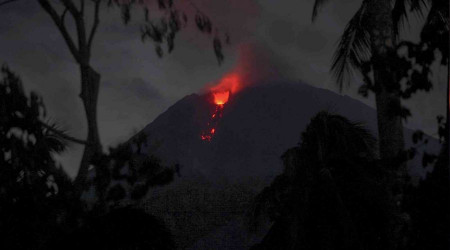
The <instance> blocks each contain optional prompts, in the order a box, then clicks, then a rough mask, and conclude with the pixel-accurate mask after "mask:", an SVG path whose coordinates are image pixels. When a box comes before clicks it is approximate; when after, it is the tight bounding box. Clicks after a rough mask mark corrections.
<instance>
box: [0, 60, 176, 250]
mask: <svg viewBox="0 0 450 250" xmlns="http://www.w3.org/2000/svg"><path fill="white" fill-rule="evenodd" d="M1 75H2V79H1V81H0V150H1V154H0V235H1V236H2V246H3V247H5V248H6V249H62V248H64V249H65V248H67V247H75V245H70V244H69V245H68V243H69V242H72V241H73V240H74V237H78V236H82V237H83V238H81V239H79V240H77V241H78V242H79V243H80V244H84V245H83V248H89V244H90V243H91V242H94V243H95V244H97V245H98V246H99V247H100V248H101V249H104V248H102V246H106V245H107V244H110V246H109V247H108V249H128V248H123V246H124V244H125V245H127V244H128V245H129V241H128V240H137V241H136V242H134V243H135V245H134V247H137V248H131V249H149V248H148V246H149V244H150V245H151V246H152V247H153V248H151V249H172V246H173V243H172V240H171V237H170V234H169V233H168V232H167V230H166V229H165V227H164V225H162V224H161V223H160V222H159V221H158V220H156V219H155V218H153V217H152V216H150V215H147V214H145V213H144V212H143V211H139V210H137V209H131V208H127V209H122V210H112V211H107V210H102V209H98V208H104V206H102V203H101V202H104V200H107V201H117V200H120V199H125V198H131V199H140V198H142V197H143V196H144V195H145V194H146V192H147V190H148V188H150V187H153V186H156V185H163V184H165V183H168V182H170V181H171V180H172V178H173V174H174V173H175V172H176V169H175V168H173V169H172V168H164V167H163V166H162V165H161V163H160V161H159V160H158V159H157V158H156V157H154V156H147V155H144V154H143V153H142V152H143V151H142V152H141V149H140V148H139V149H138V151H136V150H132V147H130V146H127V145H125V144H123V145H120V146H119V147H117V148H115V149H111V153H110V154H109V155H103V156H102V157H101V158H100V159H97V162H95V163H96V164H98V165H99V167H98V168H96V170H100V172H98V176H97V178H95V180H94V182H95V183H96V184H97V187H99V188H100V189H99V190H104V192H101V193H100V197H101V199H99V201H98V203H97V204H96V205H95V206H94V207H95V208H97V209H95V210H92V211H88V210H86V207H85V206H84V204H83V203H82V202H81V201H80V200H79V197H78V195H77V193H76V192H75V188H74V186H73V183H72V181H71V180H70V179H69V178H68V176H67V175H66V173H65V172H64V170H63V169H62V167H61V166H60V165H58V164H57V163H56V162H55V160H54V159H53V155H54V154H57V153H61V152H63V150H65V148H66V145H67V142H66V139H68V138H71V137H70V136H68V135H67V134H65V133H64V132H62V131H61V130H60V129H58V128H57V126H56V125H47V122H46V121H45V117H46V112H45V106H44V103H43V100H42V98H41V97H39V96H38V95H37V94H35V93H33V92H32V93H31V94H30V95H27V94H26V93H25V91H24V89H23V87H22V82H21V80H20V79H19V78H18V77H17V76H16V75H15V74H14V73H13V72H11V71H10V70H9V69H8V68H7V67H6V66H4V67H2V69H1ZM144 141H145V138H144V137H142V136H140V137H139V136H138V137H137V138H136V139H135V140H133V142H136V143H138V142H139V143H138V144H132V145H133V146H136V145H143V142H144ZM124 166H126V168H127V171H125V172H123V171H121V170H123V168H125V167H124ZM108 167H112V168H111V169H110V168H108ZM102 170H103V172H101V171H102ZM120 180H125V181H126V183H127V184H128V185H129V186H130V187H131V191H130V197H125V194H126V193H125V189H123V190H121V187H120V185H119V184H117V185H115V186H113V188H110V189H109V190H108V187H110V186H111V182H112V181H120ZM102 187H103V189H101V188H102ZM107 191H109V192H107ZM121 191H122V194H121ZM102 194H103V195H104V194H108V196H107V197H106V196H101V195H102ZM130 221H132V223H133V224H129V222H130ZM92 230H94V231H92ZM87 232H89V233H87ZM99 232H100V234H99ZM94 234H96V236H95V237H94V239H95V241H94V240H93V239H92V235H94ZM112 236H114V237H115V238H113V239H115V240H114V241H111V240H110V238H109V237H112ZM119 236H120V237H119ZM133 237H134V238H133ZM91 240H92V241H91ZM116 243H117V244H118V245H114V244H116ZM111 244H112V245H111ZM119 245H120V246H119Z"/></svg>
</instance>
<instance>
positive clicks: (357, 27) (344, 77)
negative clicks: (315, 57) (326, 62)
mask: <svg viewBox="0 0 450 250" xmlns="http://www.w3.org/2000/svg"><path fill="white" fill-rule="evenodd" d="M367 2H368V0H365V1H364V2H363V3H362V5H361V7H360V9H359V10H358V11H357V12H356V14H355V15H354V16H353V18H352V19H351V20H350V22H349V23H348V24H347V27H346V28H345V30H344V33H343V35H342V37H341V40H340V42H339V45H338V48H337V50H336V52H335V53H334V57H333V64H332V67H331V70H332V71H333V75H334V77H335V78H336V83H337V84H338V86H339V88H340V89H341V90H342V86H343V84H344V82H347V83H348V78H349V77H350V76H351V75H352V74H353V68H356V69H359V70H360V69H361V66H362V65H363V63H364V62H366V61H368V60H369V59H370V58H371V50H370V35H369V32H368V31H367V30H366V27H367V24H368V18H369V17H368V15H367V13H366V10H367V8H368V4H367Z"/></svg>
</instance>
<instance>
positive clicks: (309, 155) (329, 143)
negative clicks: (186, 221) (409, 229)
mask: <svg viewBox="0 0 450 250" xmlns="http://www.w3.org/2000/svg"><path fill="white" fill-rule="evenodd" d="M375 156H376V148H375V139H374V138H373V136H372V135H371V134H370V133H369V132H368V131H367V130H366V129H365V128H364V127H363V126H362V125H361V124H357V123H353V122H350V121H349V120H347V119H346V118H344V117H342V116H339V115H333V114H329V113H327V112H320V113H319V114H317V115H316V116H315V117H314V118H312V120H311V122H310V124H309V125H308V127H307V128H306V130H305V132H303V133H302V139H301V143H300V145H299V146H298V147H295V148H292V149H290V150H288V151H287V152H286V153H285V154H284V155H283V161H284V166H285V169H284V171H283V173H282V174H281V175H279V176H278V177H276V179H275V180H274V181H273V182H272V184H271V185H270V186H269V187H267V188H265V189H264V190H263V191H262V193H261V194H259V195H258V197H257V199H256V202H255V205H254V209H253V210H252V214H251V218H252V220H251V222H252V224H251V226H253V227H254V226H257V225H258V224H257V222H258V217H260V216H261V214H262V213H264V212H265V213H267V214H268V216H269V218H270V219H271V220H272V221H273V222H274V224H273V226H272V227H271V228H270V231H269V232H268V234H267V235H266V236H265V237H264V239H263V241H262V242H261V243H260V244H258V245H256V246H255V247H254V248H253V249H386V247H387V246H388V245H387V243H388V235H387V233H388V226H389V220H390V216H391V214H390V211H391V209H392V208H391V207H390V203H389V199H388V195H387V190H386V189H385V181H386V173H385V172H383V170H382V168H380V167H379V166H378V165H377V161H376V157H375Z"/></svg>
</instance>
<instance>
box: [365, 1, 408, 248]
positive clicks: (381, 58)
mask: <svg viewBox="0 0 450 250" xmlns="http://www.w3.org/2000/svg"><path fill="white" fill-rule="evenodd" d="M368 11H369V12H370V13H369V14H370V15H371V20H373V24H372V27H370V29H369V30H370V37H371V44H372V63H373V71H374V85H375V101H376V107H377V120H378V138H379V152H380V158H381V159H382V160H383V162H384V164H385V167H387V169H388V171H389V173H390V176H389V180H388V187H387V188H388V191H389V193H390V196H391V202H392V203H391V204H392V209H393V211H392V212H393V218H392V221H391V230H392V231H391V232H390V235H391V237H392V238H391V240H390V241H391V244H390V245H391V249H400V248H402V247H403V246H404V244H405V236H406V233H405V230H406V224H407V221H406V219H405V218H406V217H405V216H404V215H405V214H402V201H403V189H404V187H405V184H406V180H407V172H406V163H405V162H403V163H402V162H399V161H398V159H399V158H398V157H399V156H400V154H401V153H403V151H404V138H403V126H402V117H401V116H400V110H401V100H400V95H399V90H398V88H396V86H398V83H397V82H396V75H395V74H396V69H395V65H392V64H391V60H390V55H392V54H393V53H394V52H395V47H396V46H395V45H396V36H395V33H394V24H393V20H392V5H391V0H377V1H372V6H370V8H369V10H368Z"/></svg>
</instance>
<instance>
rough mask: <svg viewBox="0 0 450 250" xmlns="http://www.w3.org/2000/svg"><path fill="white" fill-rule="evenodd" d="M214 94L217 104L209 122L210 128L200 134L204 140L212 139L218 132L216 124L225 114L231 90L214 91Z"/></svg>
mask: <svg viewBox="0 0 450 250" xmlns="http://www.w3.org/2000/svg"><path fill="white" fill-rule="evenodd" d="M213 96H214V104H215V106H216V107H215V110H214V112H213V113H212V114H211V119H210V121H209V122H208V124H207V125H208V128H207V130H206V131H203V132H202V134H201V135H200V138H201V139H202V140H204V141H211V139H212V138H213V136H214V134H215V133H216V126H217V124H218V123H219V120H220V118H222V114H223V107H224V105H225V103H226V102H228V98H229V96H230V92H229V91H226V92H218V93H213Z"/></svg>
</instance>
